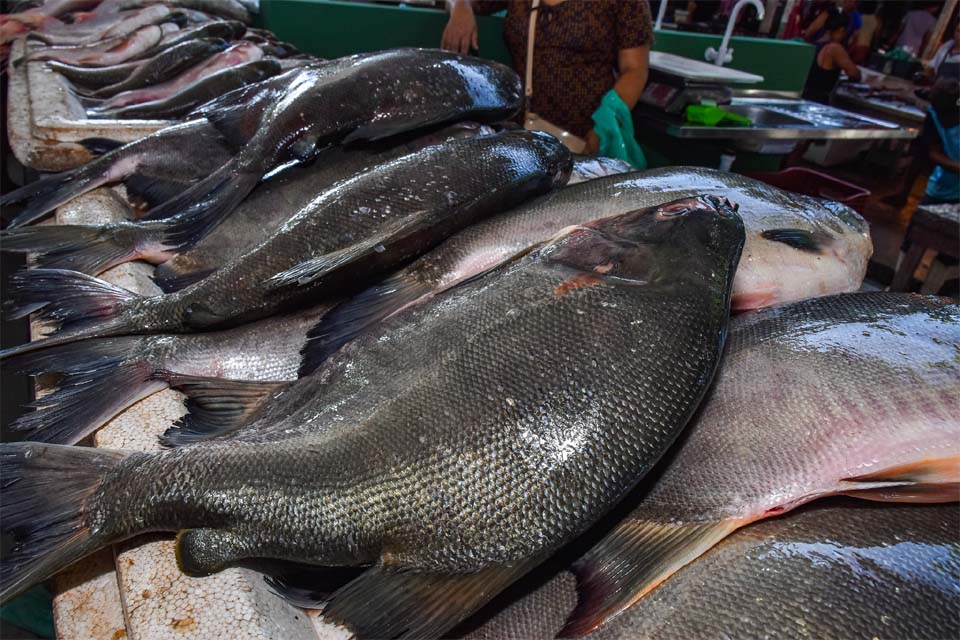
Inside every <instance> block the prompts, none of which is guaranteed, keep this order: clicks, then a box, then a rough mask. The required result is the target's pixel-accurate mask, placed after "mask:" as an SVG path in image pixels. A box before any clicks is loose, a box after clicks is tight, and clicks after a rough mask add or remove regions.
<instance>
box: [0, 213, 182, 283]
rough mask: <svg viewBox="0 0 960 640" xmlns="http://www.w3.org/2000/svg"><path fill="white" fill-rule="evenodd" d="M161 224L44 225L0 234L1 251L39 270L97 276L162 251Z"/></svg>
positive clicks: (163, 248)
mask: <svg viewBox="0 0 960 640" xmlns="http://www.w3.org/2000/svg"><path fill="white" fill-rule="evenodd" d="M162 224H163V223H151V224H145V223H139V224H136V223H127V224H110V225H76V224H64V225H47V226H37V227H21V228H18V229H9V230H7V231H4V232H2V234H0V242H2V250H3V251H12V252H16V253H30V254H33V255H34V260H35V264H36V265H37V266H38V267H40V268H42V269H69V270H71V271H77V272H79V273H86V274H89V275H97V274H98V273H102V272H103V271H106V270H107V269H109V268H111V267H115V266H117V265H118V264H122V263H124V262H130V261H131V260H136V259H137V258H149V257H150V256H152V255H157V254H161V255H162V254H163V252H164V251H165V250H166V247H164V246H163V245H162V244H161V243H160V238H162V236H163V232H162V229H161V228H160V226H159V225H162Z"/></svg>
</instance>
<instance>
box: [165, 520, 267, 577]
mask: <svg viewBox="0 0 960 640" xmlns="http://www.w3.org/2000/svg"><path fill="white" fill-rule="evenodd" d="M244 542H245V541H244V539H243V538H241V537H240V536H238V535H237V534H236V533H234V532H233V531H229V530H226V529H184V530H182V531H180V532H179V533H177V539H176V541H175V543H174V553H175V554H176V559H177V568H178V569H180V571H181V572H182V573H184V574H185V575H188V576H191V577H202V576H209V575H212V574H214V573H218V572H220V571H223V570H224V569H226V568H228V567H231V566H234V565H236V564H237V563H238V562H239V561H240V560H242V559H243V558H245V557H248V556H249V555H250V552H249V549H248V546H247V545H246V544H244Z"/></svg>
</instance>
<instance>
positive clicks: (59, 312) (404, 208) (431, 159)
mask: <svg viewBox="0 0 960 640" xmlns="http://www.w3.org/2000/svg"><path fill="white" fill-rule="evenodd" d="M570 163H571V160H570V154H569V152H567V151H566V149H565V148H564V147H563V146H562V145H560V144H559V143H558V142H557V140H556V139H555V138H553V137H551V136H547V135H542V134H534V133H528V132H523V131H520V132H507V133H502V134H496V135H493V136H480V137H476V138H470V139H466V140H453V141H451V142H448V143H445V144H442V145H434V146H431V147H428V148H426V149H424V150H422V151H419V152H416V153H412V154H408V155H406V156H403V157H401V158H397V159H396V160H393V161H392V162H389V163H387V164H385V165H380V166H379V167H377V168H375V169H373V170H371V171H369V172H366V173H363V174H360V175H358V176H356V177H354V178H353V179H351V180H348V181H344V182H342V183H341V184H339V185H337V186H336V187H334V188H332V189H330V190H328V191H326V192H325V193H324V194H322V195H321V196H318V197H317V198H316V199H315V200H314V201H313V202H311V204H310V205H309V206H308V207H305V208H304V209H303V210H301V211H300V212H299V213H298V214H297V215H296V216H294V217H293V218H291V219H290V220H289V221H288V222H287V223H286V224H285V225H284V226H283V228H282V229H281V230H280V231H278V232H276V233H274V235H273V236H271V237H270V238H269V239H267V240H265V241H264V242H263V243H261V244H260V245H259V246H258V247H256V248H255V249H253V250H251V251H249V252H248V253H246V254H245V255H243V256H241V257H240V258H239V259H237V260H235V261H234V262H233V263H231V264H230V265H228V266H226V267H224V268H222V269H220V270H218V271H217V272H216V273H215V274H213V275H211V276H209V277H207V278H205V279H204V280H202V281H200V282H198V283H197V284H195V285H193V286H191V287H188V288H187V289H184V290H182V291H178V292H177V293H175V294H171V295H166V296H155V297H151V298H144V297H140V296H137V295H135V294H132V293H130V292H128V291H125V290H123V289H121V288H118V287H115V286H113V285H111V284H109V283H106V282H103V281H100V280H97V279H96V278H92V277H89V276H85V275H83V274H80V273H75V272H72V271H65V270H58V269H31V270H27V271H22V272H20V273H19V274H15V276H14V277H13V278H12V292H11V295H12V298H14V299H16V300H17V303H16V304H15V308H14V310H13V311H12V313H13V314H14V315H16V314H24V313H29V312H33V311H35V310H36V303H38V302H41V301H42V302H46V303H49V304H48V306H47V307H46V308H45V309H44V310H43V312H42V313H43V314H53V315H52V316H50V317H56V318H57V319H59V320H60V321H61V327H63V328H64V329H66V330H67V331H64V332H61V333H59V334H57V335H54V336H51V337H49V338H45V339H43V340H35V341H33V342H30V343H27V344H25V345H20V346H18V347H14V348H13V349H8V350H5V351H3V352H0V359H3V358H7V357H10V356H13V355H15V354H17V353H26V352H29V351H35V350H38V349H42V348H46V347H48V346H52V345H53V344H63V343H65V342H68V341H75V340H77V339H80V338H81V337H83V338H91V337H103V336H107V335H121V334H124V333H167V332H173V333H179V332H193V331H197V330H208V329H213V328H225V327H226V326H229V325H231V324H240V323H242V322H246V321H250V320H253V319H257V318H261V317H265V316H268V315H271V314H273V313H276V312H277V311H279V310H282V309H287V308H291V307H297V306H301V305H304V304H317V302H318V301H320V300H323V299H329V298H328V296H335V295H340V294H341V291H340V290H342V289H354V288H356V287H358V286H363V284H364V283H365V282H369V281H370V280H371V279H374V278H379V277H382V276H383V274H384V273H385V272H387V271H389V270H391V269H393V268H395V266H396V265H397V264H398V263H401V262H404V261H406V260H410V259H412V258H413V257H414V256H415V255H418V254H420V253H422V252H424V251H426V250H428V249H429V248H431V247H433V246H435V245H436V244H437V243H438V242H440V241H441V240H442V239H443V238H444V237H446V236H449V235H450V234H451V233H453V232H455V231H456V230H458V229H460V228H462V227H463V226H465V225H467V224H470V223H471V222H473V221H475V220H477V219H478V218H481V217H483V216H485V215H489V214H490V213H492V212H493V211H499V210H502V209H504V208H509V207H511V206H513V205H515V204H517V203H519V202H522V201H523V200H526V199H528V198H530V197H534V196H536V195H538V194H541V193H544V192H545V191H547V190H549V189H551V188H553V187H555V186H556V185H559V184H563V183H564V182H565V181H566V180H567V178H568V177H569V172H570ZM182 222H183V220H182V219H171V220H170V221H157V222H153V223H151V224H141V225H127V226H123V225H120V226H121V227H123V229H122V232H123V233H129V232H135V231H137V230H140V231H143V230H146V233H148V234H155V233H156V232H157V231H158V230H159V231H160V232H162V233H163V234H170V233H176V232H177V230H178V228H179V226H180V225H181V224H182ZM188 222H189V223H191V224H192V221H188ZM91 229H94V230H95V231H97V233H99V230H100V229H101V228H100V227H91ZM143 239H144V242H146V243H147V244H146V245H144V246H143V248H141V250H149V251H151V252H152V251H162V250H163V247H164V246H166V245H165V243H167V242H172V241H174V242H175V240H176V237H175V236H174V237H170V236H169V235H164V236H162V237H159V238H156V237H155V236H154V235H147V236H144V238H143ZM123 246H124V247H127V249H125V250H128V249H129V247H130V246H137V247H140V245H139V244H138V243H136V242H131V241H127V240H124V243H123ZM105 248H106V249H109V248H110V247H109V246H107V247H105ZM347 267H349V268H347ZM13 281H15V282H13ZM61 301H62V303H64V304H65V305H66V306H63V305H62V304H61ZM81 325H84V326H85V328H81Z"/></svg>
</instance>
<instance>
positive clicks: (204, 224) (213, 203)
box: [146, 158, 261, 250]
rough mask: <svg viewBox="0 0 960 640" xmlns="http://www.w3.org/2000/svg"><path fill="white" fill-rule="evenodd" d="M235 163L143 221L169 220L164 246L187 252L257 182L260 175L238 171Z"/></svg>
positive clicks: (219, 170) (240, 200) (158, 208)
mask: <svg viewBox="0 0 960 640" xmlns="http://www.w3.org/2000/svg"><path fill="white" fill-rule="evenodd" d="M238 164H239V163H238V162H237V159H236V158H234V160H232V161H231V162H229V163H227V164H226V165H225V166H223V167H221V168H220V169H218V170H217V171H215V172H214V173H213V174H211V175H210V176H209V177H207V178H205V179H203V180H201V181H200V182H198V183H196V184H195V185H194V186H192V187H190V188H189V189H187V190H186V191H185V192H184V193H183V194H182V195H181V196H178V197H177V198H173V199H172V200H168V201H167V202H165V203H163V204H162V205H160V206H159V207H154V208H153V209H151V210H150V211H148V212H147V215H146V219H148V220H154V219H157V218H167V217H169V216H171V215H176V217H175V219H172V220H170V221H169V222H170V224H169V226H168V227H167V233H166V235H165V237H164V244H165V245H168V246H172V247H177V248H178V249H180V250H183V249H186V248H188V247H191V246H193V245H194V244H196V243H197V242H199V241H200V240H201V239H202V238H204V237H206V235H207V234H208V233H210V232H211V231H213V229H214V228H215V227H216V226H217V225H218V224H220V222H222V221H223V220H224V219H225V218H226V217H227V216H228V215H230V214H231V213H232V212H233V210H234V209H235V208H236V207H237V205H238V204H240V202H242V201H243V199H244V198H245V197H247V194H249V193H250V192H251V191H253V188H254V187H255V186H257V183H258V182H260V177H261V173H260V172H249V171H239V170H237V165H238Z"/></svg>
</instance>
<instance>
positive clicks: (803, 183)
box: [749, 167, 870, 213]
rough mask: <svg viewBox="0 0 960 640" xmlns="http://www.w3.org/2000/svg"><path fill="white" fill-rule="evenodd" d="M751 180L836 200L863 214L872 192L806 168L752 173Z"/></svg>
mask: <svg viewBox="0 0 960 640" xmlns="http://www.w3.org/2000/svg"><path fill="white" fill-rule="evenodd" d="M749 175H750V177H751V178H755V179H757V180H759V181H761V182H766V183H767V184H770V185H773V186H775V187H779V188H781V189H784V190H785V191H793V192H794V193H802V194H804V195H807V196H814V197H817V198H824V199H826V200H836V201H837V202H842V203H843V204H845V205H847V206H848V207H850V208H851V209H856V210H857V211H860V212H861V213H862V209H863V207H864V206H865V205H866V204H867V198H869V197H870V191H869V190H867V189H864V188H863V187H859V186H857V185H855V184H852V183H850V182H847V181H845V180H840V179H839V178H834V177H833V176H830V175H827V174H825V173H820V172H819V171H814V170H813V169H807V168H806V167H790V168H789V169H784V170H783V171H776V172H773V173H752V174H749Z"/></svg>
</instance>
